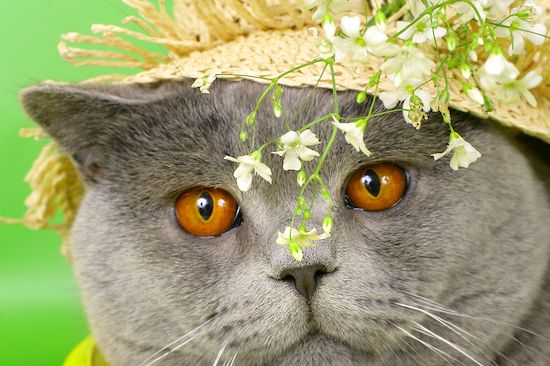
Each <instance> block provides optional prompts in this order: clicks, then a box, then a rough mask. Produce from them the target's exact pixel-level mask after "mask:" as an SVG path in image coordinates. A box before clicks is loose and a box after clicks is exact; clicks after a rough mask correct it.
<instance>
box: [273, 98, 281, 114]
mask: <svg viewBox="0 0 550 366" xmlns="http://www.w3.org/2000/svg"><path fill="white" fill-rule="evenodd" d="M282 114H283V105H282V104H281V102H280V101H279V102H273V115H274V116H275V117H277V118H279V117H281V115H282Z"/></svg>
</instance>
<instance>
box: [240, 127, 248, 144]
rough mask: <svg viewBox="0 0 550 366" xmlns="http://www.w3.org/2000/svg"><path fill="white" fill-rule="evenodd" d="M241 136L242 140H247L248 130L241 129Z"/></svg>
mask: <svg viewBox="0 0 550 366" xmlns="http://www.w3.org/2000/svg"><path fill="white" fill-rule="evenodd" d="M239 138H240V139H241V141H242V142H245V141H246V140H247V139H248V132H246V131H245V130H241V133H240V134H239Z"/></svg>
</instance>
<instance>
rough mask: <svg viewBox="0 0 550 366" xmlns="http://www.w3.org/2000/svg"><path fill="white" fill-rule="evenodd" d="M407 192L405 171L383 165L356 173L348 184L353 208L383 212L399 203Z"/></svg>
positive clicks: (349, 197) (394, 166)
mask: <svg viewBox="0 0 550 366" xmlns="http://www.w3.org/2000/svg"><path fill="white" fill-rule="evenodd" d="M406 190H407V175H406V172H405V170H403V168H401V167H399V166H397V165H394V164H389V163H382V164H375V165H371V166H368V167H366V168H362V169H359V170H358V171H356V172H355V173H354V174H353V175H352V176H351V179H350V180H349V182H348V185H347V187H346V196H347V199H348V201H350V202H349V203H350V204H351V205H350V206H351V207H352V208H360V209H363V210H365V211H383V210H387V209H388V208H390V207H393V206H394V205H395V204H396V203H397V202H399V201H400V200H401V198H402V197H403V195H404V194H405V191H406Z"/></svg>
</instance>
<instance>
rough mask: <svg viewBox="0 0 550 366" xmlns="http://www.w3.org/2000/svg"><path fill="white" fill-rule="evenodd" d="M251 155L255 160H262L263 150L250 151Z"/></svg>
mask: <svg viewBox="0 0 550 366" xmlns="http://www.w3.org/2000/svg"><path fill="white" fill-rule="evenodd" d="M250 157H251V158H252V159H254V160H257V161H260V160H262V153H261V151H259V150H256V151H253V152H251V153H250Z"/></svg>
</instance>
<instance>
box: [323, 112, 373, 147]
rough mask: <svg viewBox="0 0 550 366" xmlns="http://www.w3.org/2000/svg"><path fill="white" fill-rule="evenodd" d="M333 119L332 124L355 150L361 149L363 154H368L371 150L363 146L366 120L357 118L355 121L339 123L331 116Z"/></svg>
mask: <svg viewBox="0 0 550 366" xmlns="http://www.w3.org/2000/svg"><path fill="white" fill-rule="evenodd" d="M333 119H334V121H333V122H332V124H333V125H334V126H336V127H337V128H338V129H339V130H340V131H342V132H343V133H344V137H345V138H346V142H347V143H348V144H350V145H351V146H353V147H354V148H355V150H356V151H361V152H362V153H363V154H365V155H367V156H370V155H371V152H370V151H369V150H368V149H367V147H366V146H365V141H364V137H363V135H364V133H365V128H366V127H367V122H366V121H365V120H359V121H357V122H350V123H340V122H338V120H337V119H336V118H335V117H333Z"/></svg>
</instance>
